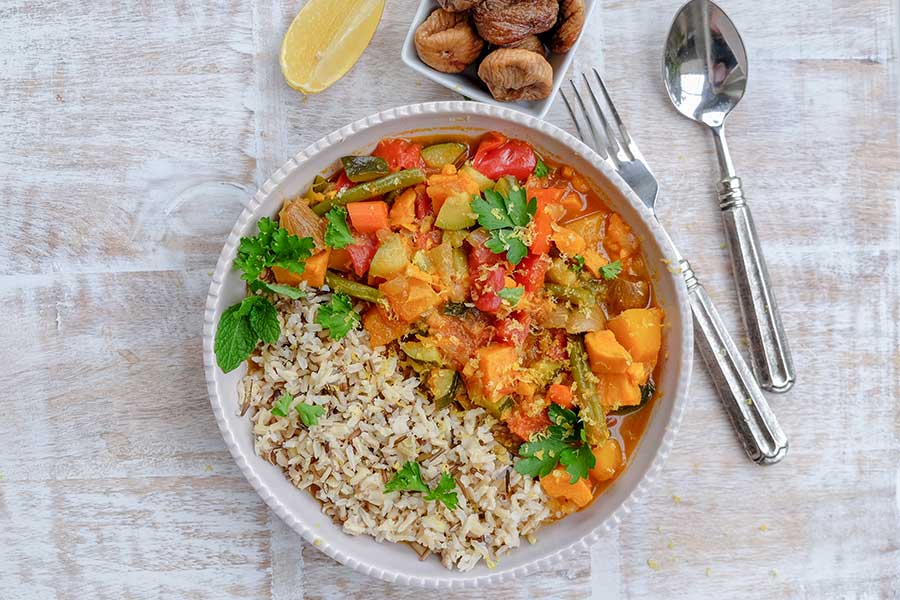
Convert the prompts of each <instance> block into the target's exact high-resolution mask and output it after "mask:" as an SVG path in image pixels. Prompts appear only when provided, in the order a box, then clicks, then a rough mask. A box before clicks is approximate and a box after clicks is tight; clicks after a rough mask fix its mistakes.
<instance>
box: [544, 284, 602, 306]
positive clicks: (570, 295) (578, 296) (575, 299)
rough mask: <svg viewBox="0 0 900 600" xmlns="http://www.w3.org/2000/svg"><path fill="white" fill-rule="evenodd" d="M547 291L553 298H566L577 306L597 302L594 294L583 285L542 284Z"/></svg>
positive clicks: (590, 304)
mask: <svg viewBox="0 0 900 600" xmlns="http://www.w3.org/2000/svg"><path fill="white" fill-rule="evenodd" d="M544 289H546V290H547V293H548V294H550V295H551V296H553V297H554V298H559V299H561V300H567V301H569V302H571V303H572V304H574V305H576V306H578V307H579V308H584V307H588V306H592V305H594V304H596V303H597V301H596V299H595V298H594V294H593V293H591V291H590V290H589V289H587V288H584V287H572V286H569V285H560V284H558V283H548V284H545V285H544Z"/></svg>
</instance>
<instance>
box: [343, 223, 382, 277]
mask: <svg viewBox="0 0 900 600" xmlns="http://www.w3.org/2000/svg"><path fill="white" fill-rule="evenodd" d="M353 239H354V240H355V241H354V243H352V244H350V245H349V246H347V247H346V248H345V250H347V254H349V255H350V262H351V263H352V264H353V272H354V273H356V276H357V277H362V276H363V275H365V274H366V271H368V270H369V265H371V264H372V258H373V257H374V256H375V252H376V251H377V250H378V237H376V235H375V234H374V233H355V234H354V235H353Z"/></svg>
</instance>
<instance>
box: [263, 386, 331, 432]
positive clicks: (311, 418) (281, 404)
mask: <svg viewBox="0 0 900 600" xmlns="http://www.w3.org/2000/svg"><path fill="white" fill-rule="evenodd" d="M293 403H294V397H293V396H292V395H291V394H287V393H285V394H282V395H281V398H279V399H278V400H277V401H276V402H275V404H273V405H272V410H271V413H272V414H273V415H275V416H278V417H286V416H288V414H289V413H290V412H291V404H293ZM294 408H295V409H296V411H297V413H298V414H299V415H300V421H301V422H302V423H303V424H304V425H306V426H307V427H313V426H315V425H318V424H319V417H321V416H322V415H324V414H325V409H324V408H323V407H321V406H317V405H315V404H306V403H304V402H301V403H300V404H298V405H297V406H295V407H294Z"/></svg>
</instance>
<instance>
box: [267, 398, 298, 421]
mask: <svg viewBox="0 0 900 600" xmlns="http://www.w3.org/2000/svg"><path fill="white" fill-rule="evenodd" d="M293 402H294V397H293V396H291V395H290V394H282V395H281V398H279V399H278V401H277V402H276V403H275V404H273V405H272V410H270V411H269V412H271V413H272V414H273V415H275V416H277V417H286V416H288V413H289V412H290V411H291V404H293Z"/></svg>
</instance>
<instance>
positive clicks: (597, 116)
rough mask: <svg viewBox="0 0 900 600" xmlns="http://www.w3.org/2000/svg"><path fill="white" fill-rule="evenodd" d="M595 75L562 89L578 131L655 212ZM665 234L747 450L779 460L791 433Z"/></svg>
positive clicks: (633, 151) (654, 192) (652, 193)
mask: <svg viewBox="0 0 900 600" xmlns="http://www.w3.org/2000/svg"><path fill="white" fill-rule="evenodd" d="M593 75H594V77H593V80H594V81H592V79H591V78H589V77H588V76H587V74H582V78H583V79H584V83H585V85H586V87H587V90H588V94H582V93H581V92H580V91H579V89H578V86H577V85H576V82H575V80H574V79H573V80H570V81H569V84H570V86H571V90H569V89H564V90H563V100H564V101H565V103H566V107H567V108H568V109H569V112H570V113H571V114H572V118H573V119H574V121H575V127H576V129H577V130H578V135H579V136H580V137H581V139H582V141H584V142H585V143H586V144H587V145H588V146H590V147H591V148H592V149H593V150H594V151H595V152H596V153H597V154H599V155H600V157H601V158H602V159H603V160H604V162H606V164H607V165H609V166H610V167H611V168H612V169H614V170H615V171H616V172H617V173H618V174H619V176H621V177H622V179H624V180H625V183H627V184H628V186H629V187H631V189H632V190H634V192H635V194H637V196H638V197H639V198H640V199H641V200H642V201H643V202H644V204H646V205H647V206H648V207H649V208H650V210H651V211H653V213H654V216H656V211H655V210H654V205H655V204H656V197H657V196H658V195H659V183H658V182H657V180H656V176H655V175H654V174H653V172H652V171H651V170H650V168H649V167H648V166H647V161H645V160H644V156H643V155H642V154H641V152H640V150H638V147H637V144H636V143H635V142H634V140H633V139H632V137H631V136H630V135H629V134H628V130H627V129H625V125H624V123H622V119H621V118H620V117H619V113H618V112H617V111H616V108H615V106H614V105H613V103H612V100H611V99H610V97H609V93H608V92H607V91H606V86H605V85H603V80H602V79H601V78H600V74H599V73H598V72H597V70H596V69H593ZM610 120H611V121H612V123H611V122H610ZM613 123H614V124H615V127H613ZM663 232H664V233H665V229H663ZM665 237H666V240H667V241H668V243H669V246H670V247H671V248H672V250H673V254H674V255H675V257H676V258H677V262H678V267H679V268H680V271H681V273H682V275H683V276H684V281H685V284H686V285H687V290H688V297H689V299H690V303H691V310H692V312H693V314H694V329H695V330H696V331H697V332H698V335H697V336H696V340H697V346H698V348H699V350H700V354H701V355H702V356H703V360H704V362H705V363H706V366H707V368H708V369H709V372H710V375H711V376H712V378H713V382H714V383H715V385H716V389H717V390H718V392H719V399H720V400H721V401H722V405H723V406H724V407H725V412H726V413H727V414H728V417H729V419H730V420H731V424H732V425H733V426H734V429H735V431H736V432H737V434H738V438H739V439H740V441H741V444H742V445H743V446H744V450H746V452H747V455H748V456H749V457H750V458H751V459H752V460H753V461H754V462H757V463H759V464H761V465H769V464H774V463H777V462H779V461H780V460H781V459H782V458H784V456H785V454H787V450H788V441H787V437H786V436H785V435H784V432H783V431H782V430H781V427H780V426H779V424H778V421H777V419H776V418H775V415H774V413H773V412H772V410H771V409H770V408H769V403H768V402H767V401H766V397H765V396H764V395H763V393H762V390H761V389H760V387H759V384H758V383H757V381H756V378H755V377H754V376H753V373H752V372H751V371H750V368H749V367H748V366H747V363H746V362H745V361H744V359H743V357H742V356H741V353H740V352H739V351H738V349H737V346H736V345H735V343H734V340H732V339H731V336H730V335H729V333H728V331H727V330H726V329H725V325H724V324H723V323H722V319H721V317H720V316H719V312H718V311H717V310H716V307H715V306H714V305H713V303H712V300H710V298H709V295H708V294H707V293H706V290H705V289H704V288H703V286H702V285H701V284H700V282H699V281H698V280H697V276H696V275H695V274H694V271H693V270H692V269H691V266H690V264H689V263H688V261H686V260H685V259H684V257H682V256H681V253H680V252H678V250H677V249H676V248H675V244H673V243H672V239H671V238H670V237H669V234H668V233H665Z"/></svg>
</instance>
